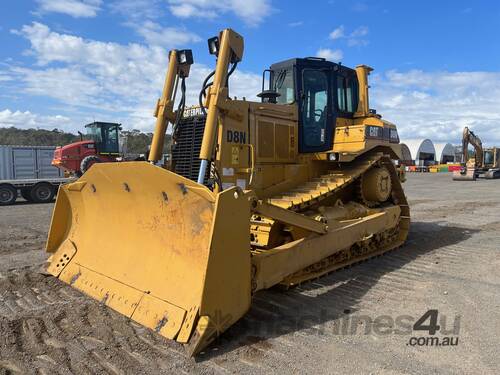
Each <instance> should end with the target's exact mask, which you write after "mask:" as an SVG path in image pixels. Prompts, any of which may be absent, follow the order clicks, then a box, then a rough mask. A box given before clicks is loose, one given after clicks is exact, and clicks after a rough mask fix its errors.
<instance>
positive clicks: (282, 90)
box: [272, 68, 295, 104]
mask: <svg viewBox="0 0 500 375" xmlns="http://www.w3.org/2000/svg"><path fill="white" fill-rule="evenodd" d="M272 79H273V89H274V91H276V92H277V93H279V94H280V96H278V97H277V98H276V101H277V103H278V104H291V103H293V102H294V101H295V85H294V82H293V69H292V68H289V69H282V70H278V71H276V72H273V78H272Z"/></svg>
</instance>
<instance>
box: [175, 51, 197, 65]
mask: <svg viewBox="0 0 500 375" xmlns="http://www.w3.org/2000/svg"><path fill="white" fill-rule="evenodd" d="M177 61H178V63H179V64H180V65H191V64H192V63H193V51H191V50H190V49H183V50H180V51H177Z"/></svg>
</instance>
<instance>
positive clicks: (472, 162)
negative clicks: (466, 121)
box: [453, 126, 500, 181]
mask: <svg viewBox="0 0 500 375" xmlns="http://www.w3.org/2000/svg"><path fill="white" fill-rule="evenodd" d="M469 144H471V145H472V146H473V147H474V157H473V158H469ZM478 177H483V178H487V179H496V178H500V150H499V149H498V148H497V147H491V148H483V144H482V142H481V139H480V138H479V137H478V136H477V135H476V134H474V132H473V131H472V130H470V129H469V128H468V127H467V126H466V127H465V128H464V131H463V134H462V166H461V168H460V170H458V171H454V172H453V180H454V181H475V180H476V178H478Z"/></svg>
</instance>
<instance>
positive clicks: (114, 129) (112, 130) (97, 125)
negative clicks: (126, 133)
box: [85, 121, 121, 155]
mask: <svg viewBox="0 0 500 375" xmlns="http://www.w3.org/2000/svg"><path fill="white" fill-rule="evenodd" d="M85 128H86V129H87V138H89V139H91V140H93V141H94V143H95V147H96V151H97V154H101V155H107V154H109V155H119V154H120V143H119V133H120V130H121V124H116V123H113V122H97V121H94V122H92V123H90V124H87V125H85Z"/></svg>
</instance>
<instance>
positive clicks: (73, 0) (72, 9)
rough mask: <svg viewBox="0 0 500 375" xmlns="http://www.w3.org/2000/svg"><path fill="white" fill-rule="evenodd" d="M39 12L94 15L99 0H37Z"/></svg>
mask: <svg viewBox="0 0 500 375" xmlns="http://www.w3.org/2000/svg"><path fill="white" fill-rule="evenodd" d="M37 3H38V6H39V8H38V11H39V12H40V13H63V14H67V15H69V16H72V17H76V18H79V17H95V16H96V15H97V12H98V11H99V10H100V5H101V3H102V1H101V0H37Z"/></svg>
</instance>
